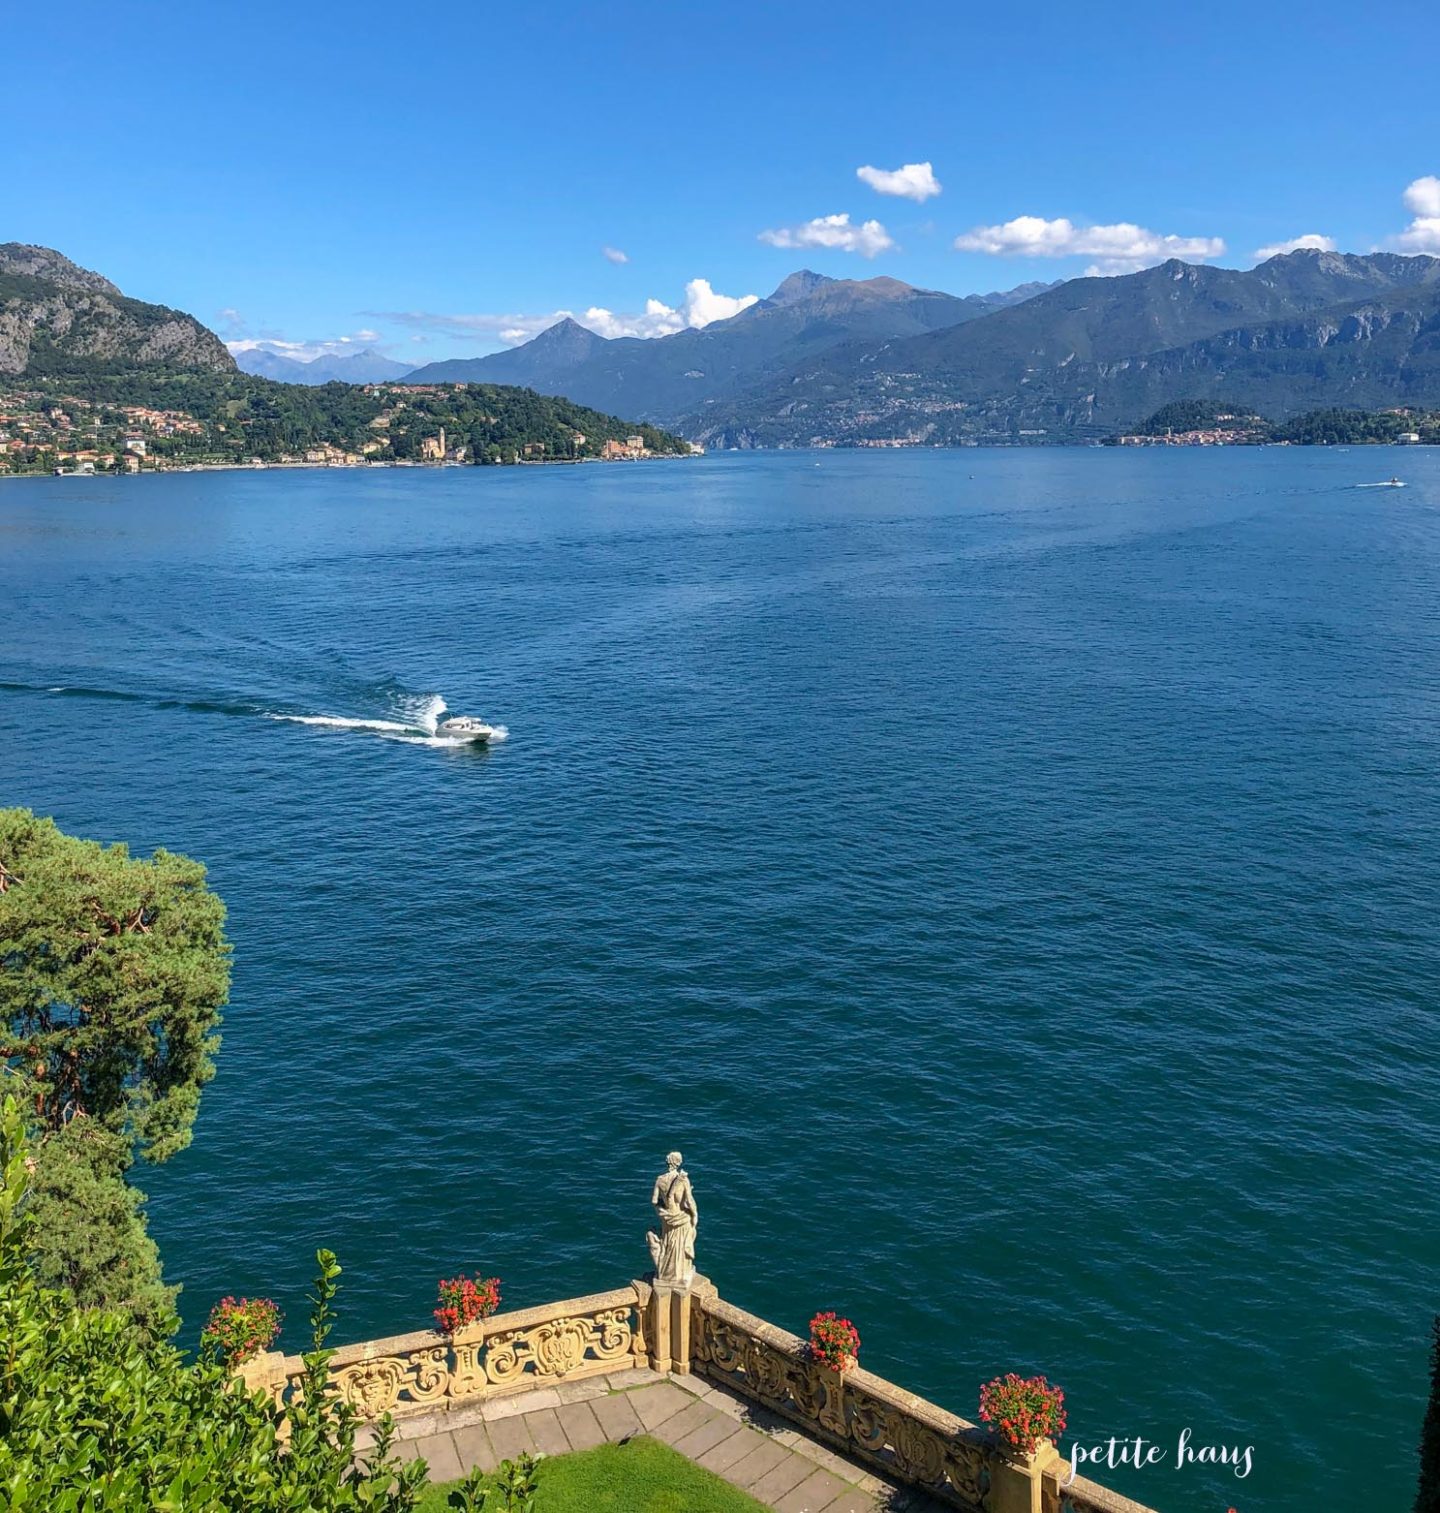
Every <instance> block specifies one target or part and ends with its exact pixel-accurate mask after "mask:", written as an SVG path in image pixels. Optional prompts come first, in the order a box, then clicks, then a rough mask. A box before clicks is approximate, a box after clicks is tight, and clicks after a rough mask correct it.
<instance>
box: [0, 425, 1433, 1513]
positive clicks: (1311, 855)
mask: <svg viewBox="0 0 1440 1513" xmlns="http://www.w3.org/2000/svg"><path fill="white" fill-rule="evenodd" d="M1397 469H1399V470H1400V471H1402V472H1403V474H1404V475H1405V476H1406V477H1407V478H1408V479H1409V480H1410V484H1411V486H1410V487H1409V488H1408V489H1406V490H1403V491H1401V490H1396V491H1388V490H1367V489H1362V488H1358V487H1356V486H1355V485H1357V484H1360V483H1366V482H1371V481H1374V480H1375V479H1379V478H1384V477H1387V476H1388V475H1389V474H1390V473H1391V472H1392V471H1395V470H1397ZM1437 583H1440V458H1437V457H1436V455H1435V454H1434V453H1431V452H1427V451H1423V450H1414V451H1411V452H1408V453H1403V454H1401V453H1396V452H1392V451H1389V450H1385V451H1368V452H1367V451H1365V450H1363V449H1357V450H1354V451H1350V452H1319V451H1305V452H1300V451H1294V452H1285V451H1273V450H1272V451H1264V452H1251V451H1232V452H1222V453H1174V454H1168V455H1166V454H1154V453H1152V454H1122V453H1115V452H1073V451H1072V452H1023V453H1022V452H1012V453H983V452H982V453H969V454H966V453H952V454H918V453H901V454H894V453H892V454H889V455H883V454H881V455H875V454H823V455H818V456H817V455H814V454H811V455H806V454H792V455H777V456H754V457H716V458H707V459H705V460H702V461H697V462H693V463H685V464H678V463H677V464H657V465H653V466H637V467H620V466H614V467H609V468H599V467H591V468H579V469H568V470H561V469H524V470H520V469H516V470H506V471H503V472H501V471H498V470H497V471H488V470H486V471H481V470H476V471H469V470H464V471H453V470H452V471H443V472H433V471H431V472H413V473H400V472H375V473H369V474H355V473H349V472H343V473H339V472H321V471H316V472H305V473H277V472H269V473H259V474H223V475H222V474H212V475H187V476H181V475H176V476H169V477H153V478H139V479H122V480H97V481H81V480H68V479H67V480H44V481H26V480H15V481H11V482H8V483H5V482H0V603H3V620H0V626H3V630H0V682H3V687H0V768H3V773H4V788H3V801H5V802H13V803H23V804H26V805H29V806H31V807H33V808H35V809H37V810H40V811H43V812H46V813H51V814H54V816H55V817H56V819H57V820H58V821H59V823H60V824H61V825H62V826H64V827H65V828H66V829H69V830H72V831H76V832H80V833H83V834H88V835H94V836H98V837H102V838H106V839H111V838H114V839H124V840H127V841H129V842H130V843H131V844H132V845H133V846H134V847H136V848H137V849H140V850H148V849H150V848H152V847H154V846H156V845H162V844H163V845H165V846H168V847H171V848H172V849H178V850H183V851H186V852H191V853H193V854H195V855H197V856H199V857H201V858H203V859H204V860H205V861H206V862H207V863H208V864H209V867H210V871H211V877H212V880H213V882H214V885H215V886H216V888H217V889H218V890H219V891H220V892H221V894H222V895H223V896H224V898H225V899H226V901H227V903H228V904H229V907H230V918H231V933H232V936H233V939H234V942H235V947H236V952H235V982H234V993H233V1002H232V1004H231V1007H230V1010H229V1013H228V1016H227V1020H226V1025H225V1043H224V1047H223V1050H222V1052H221V1056H220V1063H219V1067H220V1069H219V1075H218V1077H217V1078H216V1080H215V1082H214V1083H213V1084H212V1085H211V1086H210V1088H209V1089H208V1090H207V1092H206V1094H205V1098H204V1102H203V1106H202V1110H201V1115H200V1119H199V1122H198V1125H197V1128H196V1136H195V1142H194V1145H193V1147H192V1148H191V1149H190V1150H189V1151H187V1152H186V1153H185V1154H183V1155H182V1156H180V1157H178V1158H176V1159H175V1160H174V1161H173V1162H171V1163H170V1164H169V1165H168V1166H167V1167H165V1168H162V1169H160V1170H156V1171H152V1172H147V1173H145V1174H144V1185H145V1186H146V1187H147V1188H148V1189H149V1191H150V1192H151V1194H152V1201H151V1205H150V1209H151V1222H152V1225H153V1228H154V1230H155V1233H156V1235H157V1236H158V1238H159V1240H160V1243H161V1247H162V1249H163V1251H164V1254H165V1257H166V1262H167V1268H168V1271H169V1274H170V1276H171V1277H172V1279H175V1280H180V1281H183V1282H184V1284H185V1294H184V1299H183V1302H184V1304H185V1307H186V1313H187V1321H188V1325H189V1327H191V1328H193V1327H194V1324H195V1321H196V1319H197V1318H198V1317H200V1316H202V1315H203V1313H204V1311H205V1309H206V1308H207V1307H208V1305H209V1303H210V1301H212V1300H213V1298H214V1297H215V1296H216V1295H218V1294H219V1293H221V1292H230V1291H233V1292H237V1293H239V1292H244V1291H251V1292H254V1291H264V1292H270V1293H273V1294H274V1295H276V1296H277V1297H278V1298H279V1299H280V1300H281V1301H282V1303H283V1304H284V1305H285V1306H286V1307H287V1309H288V1311H289V1312H290V1314H291V1316H292V1320H293V1321H296V1322H298V1320H299V1319H300V1316H301V1314H302V1313H303V1307H304V1304H303V1296H304V1290H305V1283H306V1280H307V1277H308V1274H309V1268H310V1261H309V1257H310V1256H311V1255H312V1253H313V1251H314V1249H315V1247H316V1246H317V1245H319V1244H322V1243H324V1244H328V1245H330V1246H333V1247H334V1248H335V1249H336V1250H338V1251H339V1252H340V1254H341V1257H342V1260H343V1261H344V1262H345V1265H346V1279H347V1282H348V1284H349V1286H348V1289H347V1292H346V1294H345V1298H344V1301H345V1304H346V1317H345V1320H344V1325H343V1333H344V1334H345V1335H346V1336H347V1337H350V1338H363V1337H366V1336H369V1335H376V1334H384V1333H391V1332H397V1331H400V1330H404V1329H408V1328H412V1327H420V1326H422V1325H423V1324H425V1323H426V1322H428V1310H429V1307H430V1306H431V1304H432V1302H433V1288H434V1282H435V1278H436V1276H437V1275H439V1274H440V1273H442V1272H447V1273H448V1272H451V1271H454V1270H456V1269H459V1268H460V1267H462V1266H464V1267H469V1266H478V1267H483V1268H485V1269H486V1270H487V1271H493V1272H496V1273H498V1274H499V1275H501V1276H502V1277H503V1278H504V1279H505V1292H506V1300H507V1303H512V1304H516V1305H520V1306H524V1305H526V1304H529V1303H534V1302H540V1301H544V1300H546V1299H549V1298H553V1297H559V1296H565V1295H573V1294H575V1293H581V1292H588V1291H593V1290H600V1289H603V1288H607V1287H610V1286H614V1285H616V1284H618V1283H622V1282H624V1281H625V1280H627V1279H628V1278H629V1277H631V1276H632V1275H635V1274H637V1273H638V1272H639V1271H640V1270H641V1269H642V1268H643V1267H644V1265H645V1264H646V1261H647V1258H646V1254H645V1249H644V1242H643V1233H644V1230H645V1228H646V1225H647V1222H648V1219H649V1214H648V1210H647V1207H646V1199H647V1198H648V1196H649V1184H650V1181H651V1178H652V1177H653V1175H654V1173H655V1171H656V1170H658V1163H659V1162H660V1160H661V1159H662V1158H663V1155H664V1152H665V1151H667V1150H668V1149H670V1148H671V1147H672V1146H675V1145H678V1146H680V1147H681V1148H682V1149H683V1150H684V1152H685V1155H686V1160H687V1165H688V1166H689V1168H690V1170H691V1172H692V1174H693V1177H694V1181H695V1186H696V1191H697V1195H698V1197H699V1200H700V1204H701V1210H702V1220H701V1228H700V1261H701V1265H702V1268H703V1269H704V1270H705V1271H706V1272H708V1273H709V1274H710V1275H711V1276H712V1277H714V1279H715V1280H716V1281H717V1283H718V1285H719V1286H720V1288H721V1290H722V1292H723V1293H724V1295H725V1296H727V1297H729V1298H731V1299H733V1300H734V1301H735V1302H737V1303H740V1304H742V1305H743V1306H746V1307H749V1308H752V1309H754V1310H755V1311H757V1312H760V1313H762V1314H764V1315H765V1316H766V1317H768V1318H771V1319H773V1320H775V1321H777V1322H780V1323H783V1324H786V1325H788V1326H790V1327H792V1328H803V1326H804V1324H805V1321H806V1320H807V1319H808V1318H809V1315H810V1313H811V1312H813V1311H814V1310H815V1309H816V1308H817V1307H828V1306H836V1307H839V1308H841V1309H843V1310H845V1311H847V1312H848V1313H850V1315H851V1316H852V1317H853V1318H854V1319H855V1320H856V1321H857V1323H858V1324H859V1326H860V1329H861V1332H862V1334H863V1335H864V1339H865V1347H864V1354H865V1360H866V1364H868V1365H870V1366H871V1367H873V1368H874V1369H876V1370H879V1371H882V1372H884V1373H886V1374H887V1375H891V1376H893V1377H894V1378H896V1379H897V1380H899V1381H901V1382H902V1383H904V1384H905V1385H907V1386H910V1387H913V1388H915V1389H917V1390H919V1391H921V1392H924V1393H926V1394H929V1395H930V1396H932V1397H934V1398H936V1399H938V1400H939V1401H941V1402H942V1403H944V1404H946V1405H947V1406H949V1407H952V1408H954V1409H956V1410H957V1411H959V1412H962V1413H965V1414H971V1415H973V1412H974V1406H975V1392H976V1387H977V1384H978V1383H979V1382H980V1381H981V1380H983V1379H984V1378H985V1377H988V1376H990V1375H991V1374H993V1373H994V1372H996V1371H1000V1370H1005V1369H1010V1368H1017V1369H1023V1370H1027V1371H1028V1370H1043V1371H1046V1372H1047V1373H1049V1374H1050V1375H1051V1376H1052V1378H1055V1379H1057V1380H1059V1381H1060V1382H1061V1383H1063V1384H1064V1386H1065V1387H1066V1388H1067V1390H1068V1393H1069V1401H1070V1408H1071V1425H1072V1428H1073V1429H1075V1430H1077V1431H1078V1432H1079V1434H1080V1436H1081V1438H1082V1440H1089V1439H1095V1438H1100V1437H1103V1436H1108V1435H1110V1434H1118V1435H1130V1436H1133V1435H1135V1434H1143V1435H1144V1436H1145V1437H1146V1438H1147V1439H1154V1440H1158V1441H1159V1442H1160V1443H1161V1444H1162V1445H1165V1446H1166V1447H1167V1452H1168V1453H1167V1463H1166V1465H1165V1466H1163V1467H1156V1468H1152V1469H1150V1470H1146V1471H1142V1472H1139V1473H1135V1472H1129V1473H1126V1472H1123V1471H1121V1472H1115V1473H1106V1474H1105V1475H1104V1476H1103V1477H1102V1479H1104V1480H1108V1481H1110V1482H1111V1483H1112V1484H1114V1485H1116V1486H1117V1487H1119V1488H1120V1489H1121V1490H1125V1491H1128V1492H1130V1493H1131V1494H1132V1495H1135V1496H1138V1497H1140V1498H1142V1499H1144V1500H1146V1501H1148V1502H1151V1503H1154V1504H1157V1505H1158V1506H1160V1507H1161V1508H1163V1509H1166V1510H1172V1509H1173V1510H1178V1513H1207V1510H1220V1509H1223V1508H1225V1507H1227V1506H1235V1507H1237V1508H1239V1509H1240V1510H1241V1513H1251V1510H1254V1509H1272V1508H1273V1509H1300V1508H1315V1507H1320V1506H1326V1507H1332V1508H1337V1509H1347V1510H1348V1509H1356V1510H1359V1509H1370V1508H1374V1509H1377V1510H1383V1509H1401V1508H1403V1507H1404V1506H1407V1505H1408V1500H1409V1495H1410V1489H1411V1485H1412V1480H1411V1478H1412V1466H1413V1464H1414V1453H1413V1446H1414V1441H1415V1437H1416V1433H1417V1431H1418V1423H1419V1417H1420V1412H1421V1406H1422V1399H1423V1389H1424V1374H1425V1336H1426V1331H1427V1327H1428V1321H1429V1316H1430V1314H1431V1312H1433V1311H1434V1310H1435V1309H1436V1307H1437V1306H1440V1238H1437V1235H1440V1222H1437V1221H1440V1186H1437V1179H1440V1104H1437V1072H1440V1052H1437V1049H1436V1046H1437V1036H1436V1011H1435V984H1436V981H1437V976H1440V950H1437V932H1440V923H1437V920H1440V915H1437V904H1440V889H1437V884H1440V850H1437V842H1440V723H1437V716H1440V614H1437ZM441 700H443V701H445V703H447V704H448V705H449V706H450V708H451V709H453V710H454V711H456V712H460V713H473V714H481V715H484V716H486V717H488V718H490V719H492V720H496V721H501V722H503V723H504V724H505V725H506V726H508V727H509V731H510V738H509V740H507V741H505V742H504V743H503V744H499V745H497V746H495V747H494V748H492V749H491V750H490V751H488V752H481V751H476V750H473V749H457V748H454V747H450V746H446V745H444V744H442V743H436V742H433V741H430V740H428V739H426V732H427V730H428V721H429V720H430V719H431V718H432V717H433V715H434V713H435V711H436V709H437V708H438V706H439V701H441ZM275 716H291V717H294V716H300V717H303V719H301V720H297V719H294V718H289V719H277V718H274V717H275ZM316 717H325V718H326V719H327V720H330V721H334V722H338V723H309V722H310V721H313V720H314V719H315V718H316ZM346 722H349V723H346ZM359 722H366V723H359ZM392 727H393V728H392ZM292 1338H293V1336H292ZM1186 1426H1189V1427H1190V1428H1191V1430H1192V1433H1193V1438H1194V1441H1195V1442H1196V1443H1201V1444H1216V1445H1220V1444H1224V1445H1238V1446H1244V1445H1247V1444H1248V1445H1253V1446H1254V1447H1255V1449H1254V1460H1255V1470H1254V1473H1253V1475H1252V1476H1251V1477H1250V1478H1248V1479H1247V1480H1246V1481H1243V1482H1239V1481H1236V1480H1235V1478H1233V1477H1231V1476H1229V1475H1228V1474H1226V1473H1223V1472H1222V1473H1218V1474H1217V1473H1214V1472H1209V1471H1197V1470H1195V1469H1194V1468H1189V1469H1187V1470H1186V1471H1184V1472H1178V1471H1176V1470H1175V1469H1174V1467H1173V1445H1174V1442H1175V1439H1176V1437H1177V1436H1178V1434H1179V1432H1180V1431H1181V1430H1182V1429H1183V1428H1185V1427H1186Z"/></svg>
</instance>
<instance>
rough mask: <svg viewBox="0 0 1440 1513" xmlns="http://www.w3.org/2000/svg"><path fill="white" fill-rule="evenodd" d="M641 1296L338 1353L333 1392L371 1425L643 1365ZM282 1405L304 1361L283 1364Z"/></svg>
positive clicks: (625, 1292)
mask: <svg viewBox="0 0 1440 1513" xmlns="http://www.w3.org/2000/svg"><path fill="white" fill-rule="evenodd" d="M636 1297H637V1294H636V1290H635V1288H633V1287H624V1288H620V1289H617V1290H616V1291H614V1292H602V1293H595V1294H594V1295H593V1296H591V1297H588V1298H571V1299H569V1300H567V1301H565V1302H561V1303H552V1304H550V1305H549V1306H547V1307H543V1308H531V1309H526V1310H523V1311H521V1312H516V1313H510V1314H497V1315H496V1316H495V1317H494V1318H491V1319H488V1320H487V1321H486V1323H485V1326H484V1329H483V1330H482V1329H481V1328H480V1326H478V1325H477V1326H475V1327H474V1329H473V1330H468V1331H463V1332H462V1333H461V1334H459V1335H457V1336H456V1337H455V1338H453V1339H445V1340H440V1339H437V1337H436V1336H435V1334H433V1333H432V1332H431V1331H429V1330H425V1331H422V1332H421V1333H418V1334H409V1335H398V1336H396V1337H395V1338H393V1339H388V1340H375V1341H373V1342H371V1343H369V1344H365V1345H351V1346H347V1347H345V1348H343V1349H341V1350H338V1351H336V1353H335V1357H334V1359H333V1360H332V1361H331V1363H330V1387H329V1390H330V1391H331V1392H333V1393H335V1394H336V1395H337V1396H339V1397H343V1398H344V1399H345V1400H346V1401H347V1402H349V1403H352V1404H353V1405H354V1406H355V1407H356V1408H357V1409H358V1410H359V1411H360V1412H361V1413H362V1414H363V1415H364V1416H365V1417H366V1418H378V1417H379V1416H380V1414H382V1413H393V1414H395V1415H396V1416H397V1417H401V1416H403V1415H404V1414H406V1413H409V1412H418V1411H420V1410H421V1409H430V1410H432V1411H433V1410H434V1409H435V1408H436V1407H439V1408H442V1409H443V1408H448V1407H449V1406H450V1405H451V1403H452V1402H453V1401H455V1400H457V1399H461V1398H465V1399H470V1398H475V1397H485V1396H489V1395H492V1394H495V1393H501V1392H506V1391H523V1390H524V1389H525V1388H526V1387H531V1386H537V1385H540V1384H541V1383H546V1384H548V1383H551V1382H557V1381H562V1380H564V1379H565V1378H567V1377H572V1376H576V1375H579V1376H587V1375H597V1374H600V1373H603V1372H606V1371H614V1370H616V1369H617V1367H623V1366H629V1365H632V1364H633V1363H634V1362H635V1359H636V1349H637V1345H636V1333H637V1327H636V1322H635V1320H636ZM273 1377H274V1383H275V1385H274V1387H273V1389H272V1388H271V1387H270V1386H269V1385H268V1381H267V1382H266V1383H262V1382H260V1381H259V1380H258V1379H257V1381H256V1382H255V1384H254V1385H255V1386H264V1387H265V1390H273V1395H274V1397H275V1399H276V1402H277V1403H279V1402H282V1401H283V1400H284V1398H286V1397H289V1396H294V1395H295V1393H296V1392H297V1390H298V1389H299V1386H300V1383H301V1381H302V1380H303V1363H302V1362H301V1360H300V1359H299V1358H298V1357H297V1356H287V1357H284V1358H281V1357H279V1356H276V1357H275V1369H274V1372H273Z"/></svg>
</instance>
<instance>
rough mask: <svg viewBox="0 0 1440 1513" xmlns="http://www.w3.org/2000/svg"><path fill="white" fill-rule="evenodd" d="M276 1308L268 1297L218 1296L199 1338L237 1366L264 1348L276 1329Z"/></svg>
mask: <svg viewBox="0 0 1440 1513" xmlns="http://www.w3.org/2000/svg"><path fill="white" fill-rule="evenodd" d="M280 1320H281V1314H280V1310H279V1308H278V1307H276V1305H275V1304H274V1302H273V1301H272V1300H271V1299H269V1298H232V1297H225V1298H221V1299H220V1301H219V1302H218V1303H217V1304H216V1305H215V1306H214V1307H213V1308H212V1309H211V1310H210V1317H209V1319H208V1320H207V1321H206V1324H205V1327H204V1329H202V1330H201V1331H200V1338H201V1339H202V1340H204V1341H206V1342H207V1343H209V1344H212V1345H213V1346H214V1347H215V1348H216V1349H217V1350H218V1351H219V1352H220V1354H221V1355H222V1356H223V1357H224V1359H225V1364H226V1365H227V1366H231V1367H234V1366H239V1365H242V1364H243V1363H244V1362H246V1361H248V1360H249V1359H250V1358H251V1357H252V1356H256V1355H259V1354H260V1352H261V1351H262V1350H268V1349H269V1348H270V1346H271V1345H273V1344H274V1343H275V1336H276V1335H278V1334H279V1333H280Z"/></svg>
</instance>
